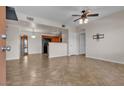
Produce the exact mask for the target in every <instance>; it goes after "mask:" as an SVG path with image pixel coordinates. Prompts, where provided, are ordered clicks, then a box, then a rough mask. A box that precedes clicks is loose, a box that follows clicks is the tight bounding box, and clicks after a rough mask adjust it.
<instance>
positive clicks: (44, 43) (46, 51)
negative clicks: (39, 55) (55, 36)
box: [42, 38, 51, 54]
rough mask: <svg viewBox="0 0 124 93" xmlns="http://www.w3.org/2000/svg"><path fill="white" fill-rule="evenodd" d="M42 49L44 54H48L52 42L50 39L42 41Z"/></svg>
mask: <svg viewBox="0 0 124 93" xmlns="http://www.w3.org/2000/svg"><path fill="white" fill-rule="evenodd" d="M42 40H43V41H42V49H43V54H48V44H49V42H51V39H50V38H43V39H42Z"/></svg>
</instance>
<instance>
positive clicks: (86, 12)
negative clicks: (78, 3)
mask: <svg viewBox="0 0 124 93" xmlns="http://www.w3.org/2000/svg"><path fill="white" fill-rule="evenodd" d="M81 13H82V14H81V15H72V16H79V18H78V19H75V20H74V22H76V21H78V20H79V23H80V24H82V23H88V19H87V18H88V17H97V16H99V14H98V13H95V14H92V13H91V10H90V9H87V10H82V11H81Z"/></svg>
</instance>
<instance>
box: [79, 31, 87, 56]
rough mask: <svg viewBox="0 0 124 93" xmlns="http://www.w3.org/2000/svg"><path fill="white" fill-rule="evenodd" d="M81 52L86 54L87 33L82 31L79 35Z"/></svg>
mask: <svg viewBox="0 0 124 93" xmlns="http://www.w3.org/2000/svg"><path fill="white" fill-rule="evenodd" d="M79 53H80V54H83V55H85V54H86V35H85V33H80V36H79Z"/></svg>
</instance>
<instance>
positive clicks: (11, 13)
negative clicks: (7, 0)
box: [6, 6, 18, 21]
mask: <svg viewBox="0 0 124 93" xmlns="http://www.w3.org/2000/svg"><path fill="white" fill-rule="evenodd" d="M6 19H8V20H16V21H18V18H17V15H16V12H15V9H14V8H13V7H8V6H7V7H6Z"/></svg>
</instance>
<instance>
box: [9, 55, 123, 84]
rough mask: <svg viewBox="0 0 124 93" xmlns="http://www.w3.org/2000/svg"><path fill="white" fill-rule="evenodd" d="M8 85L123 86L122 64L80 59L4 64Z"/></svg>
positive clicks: (30, 58)
mask: <svg viewBox="0 0 124 93" xmlns="http://www.w3.org/2000/svg"><path fill="white" fill-rule="evenodd" d="M7 83H8V85H49V86H51V85H124V65H122V64H116V63H110V62H105V61H100V60H94V59H89V58H85V57H83V55H80V56H70V57H58V58H52V59H48V58H47V56H45V55H40V54H35V55H29V56H25V58H24V59H22V60H14V61H7Z"/></svg>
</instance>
